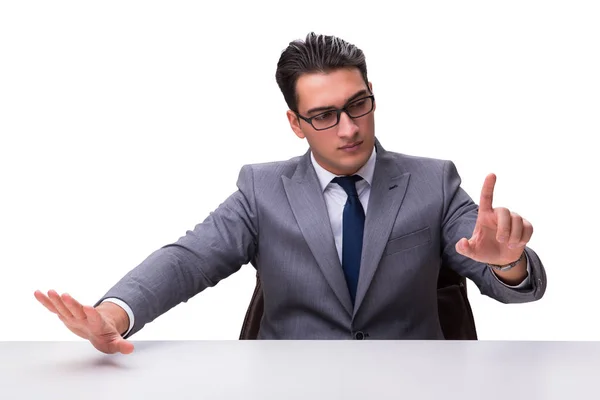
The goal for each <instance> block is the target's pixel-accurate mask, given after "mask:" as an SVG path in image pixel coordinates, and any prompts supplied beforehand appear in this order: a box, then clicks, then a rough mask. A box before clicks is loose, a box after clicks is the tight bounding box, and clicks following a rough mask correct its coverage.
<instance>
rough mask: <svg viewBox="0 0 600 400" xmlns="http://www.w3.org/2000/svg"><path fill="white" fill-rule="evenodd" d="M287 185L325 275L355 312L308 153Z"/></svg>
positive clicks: (286, 181) (287, 191) (297, 216)
mask: <svg viewBox="0 0 600 400" xmlns="http://www.w3.org/2000/svg"><path fill="white" fill-rule="evenodd" d="M282 180H283V187H284V188H285V192H286V195H287V198H288V201H289V203H290V206H291V208H292V212H293V213H294V217H295V218H296V222H297V223H298V226H299V227H300V231H301V232H302V235H303V236H304V240H305V241H306V243H307V244H308V247H309V248H310V250H311V251H312V253H313V255H314V257H315V260H316V261H317V264H318V265H319V267H320V268H321V271H322V272H323V275H324V276H325V279H326V280H327V282H328V283H329V285H330V286H331V288H332V289H333V291H334V292H335V294H336V296H337V298H338V299H339V301H340V302H341V303H342V304H343V306H344V308H345V309H346V311H348V314H350V315H351V314H352V300H351V299H350V293H349V292H348V287H347V286H346V280H345V278H344V273H343V271H342V266H341V264H340V260H339V257H338V253H337V250H336V247H335V242H334V239H333V232H332V230H331V223H330V221H329V215H328V213H327V206H326V204H325V199H324V197H323V193H322V191H321V187H320V185H319V180H318V178H317V175H316V172H315V171H314V168H313V167H312V165H311V164H310V154H309V153H307V154H306V155H305V156H304V157H303V159H302V161H301V162H300V164H299V165H298V168H297V169H296V172H295V173H294V175H293V176H292V177H291V178H287V177H285V176H284V177H282Z"/></svg>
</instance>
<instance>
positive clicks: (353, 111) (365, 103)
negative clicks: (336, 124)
mask: <svg viewBox="0 0 600 400" xmlns="http://www.w3.org/2000/svg"><path fill="white" fill-rule="evenodd" d="M372 109H373V100H372V99H371V98H370V97H365V98H364V99H358V100H356V101H353V102H352V103H350V104H348V107H347V110H348V114H350V116H351V117H352V118H358V117H362V116H363V115H366V114H368V113H370V112H371V110H372Z"/></svg>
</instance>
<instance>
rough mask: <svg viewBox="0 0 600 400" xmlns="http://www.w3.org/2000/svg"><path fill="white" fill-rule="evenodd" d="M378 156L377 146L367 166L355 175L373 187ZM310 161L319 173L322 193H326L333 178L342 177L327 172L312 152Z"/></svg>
mask: <svg viewBox="0 0 600 400" xmlns="http://www.w3.org/2000/svg"><path fill="white" fill-rule="evenodd" d="M376 155H377V151H376V150H375V146H373V151H372V152H371V156H370V157H369V159H368V160H367V162H366V163H365V165H363V166H362V167H361V168H360V169H359V170H358V171H357V172H356V174H355V175H360V176H361V177H362V178H363V179H364V180H365V181H366V182H367V183H368V184H369V186H370V185H371V182H373V174H374V172H375V158H376ZM310 161H311V162H312V165H313V167H314V168H315V172H316V173H317V178H318V179H319V183H320V184H321V190H322V191H325V189H326V188H327V185H329V184H330V183H331V180H332V179H333V178H335V177H337V176H341V175H335V174H332V173H331V172H329V171H327V170H326V169H325V168H323V167H321V165H319V163H318V162H317V160H315V157H314V155H313V153H312V151H311V152H310Z"/></svg>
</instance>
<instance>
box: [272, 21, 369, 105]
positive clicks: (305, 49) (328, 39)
mask: <svg viewBox="0 0 600 400" xmlns="http://www.w3.org/2000/svg"><path fill="white" fill-rule="evenodd" d="M340 68H358V69H359V71H360V73H361V75H362V77H363V79H364V81H365V84H367V86H368V84H369V80H368V79H367V63H366V60H365V55H364V53H363V51H362V50H361V49H359V48H358V47H356V46H355V45H353V44H351V43H348V42H346V41H344V40H342V39H340V38H338V37H335V36H327V35H317V34H315V33H314V32H311V33H309V34H308V35H306V39H305V40H304V41H302V40H294V41H293V42H290V44H289V45H288V47H287V48H286V49H285V50H284V51H283V52H282V53H281V57H280V58H279V62H278V63H277V71H276V72H275V79H276V80H277V85H279V89H281V93H283V98H284V99H285V102H286V103H287V105H288V107H289V108H290V110H292V111H296V112H297V111H298V96H297V94H296V82H298V78H300V76H301V75H302V74H306V73H314V72H324V73H327V72H330V71H333V70H336V69H340Z"/></svg>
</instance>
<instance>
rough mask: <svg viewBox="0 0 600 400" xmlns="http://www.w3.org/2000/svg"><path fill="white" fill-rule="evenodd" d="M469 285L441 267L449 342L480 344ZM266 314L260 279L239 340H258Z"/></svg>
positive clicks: (443, 314) (440, 303)
mask: <svg viewBox="0 0 600 400" xmlns="http://www.w3.org/2000/svg"><path fill="white" fill-rule="evenodd" d="M466 285H467V282H466V279H465V278H464V277H461V276H460V275H458V274H457V273H456V272H454V271H452V270H451V269H449V268H447V267H444V266H442V268H441V269H440V275H439V278H438V315H439V318H440V324H441V326H442V331H443V333H444V337H445V339H446V340H477V331H476V329H475V320H474V318H473V311H472V309H471V305H470V304H469V299H468V297H467V286H466ZM263 311H264V305H263V295H262V287H261V284H260V277H259V275H258V273H257V274H256V287H255V288H254V293H253V294H252V298H251V300H250V304H249V306H248V310H247V311H246V316H245V318H244V323H243V325H242V330H241V332H240V339H242V340H244V339H256V338H257V337H258V330H259V328H260V321H261V318H262V314H263Z"/></svg>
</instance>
